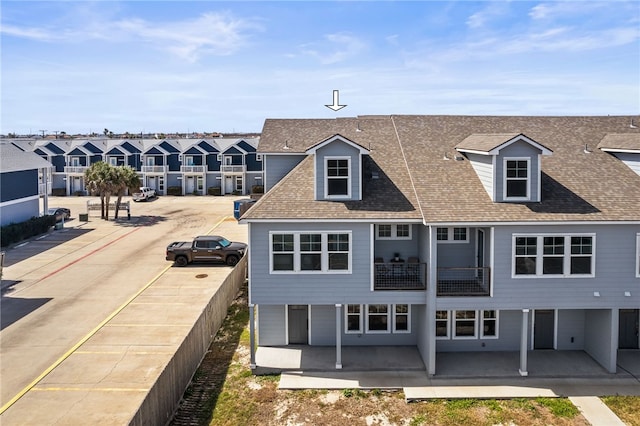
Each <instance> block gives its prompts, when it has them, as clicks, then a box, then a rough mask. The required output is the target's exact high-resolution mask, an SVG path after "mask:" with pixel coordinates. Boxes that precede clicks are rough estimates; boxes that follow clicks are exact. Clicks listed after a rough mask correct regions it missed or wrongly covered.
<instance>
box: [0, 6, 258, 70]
mask: <svg viewBox="0 0 640 426" xmlns="http://www.w3.org/2000/svg"><path fill="white" fill-rule="evenodd" d="M261 30H262V28H261V25H260V24H259V23H258V22H257V21H256V20H253V19H241V18H235V17H233V16H232V15H230V14H228V13H213V12H209V13H204V14H202V15H200V16H199V17H197V18H194V19H187V20H182V21H174V22H151V21H147V20H144V19H139V18H128V19H120V20H112V21H104V22H103V21H100V22H93V23H92V22H83V25H82V27H81V28H80V27H79V28H33V27H17V26H12V25H2V27H1V29H0V32H1V33H2V34H3V35H7V36H13V37H20V38H26V39H31V40H36V41H41V42H67V43H81V42H84V41H87V40H102V41H108V42H115V43H124V42H126V43H129V44H130V45H131V43H135V42H141V43H144V44H149V45H151V46H153V47H154V48H156V49H158V50H165V51H167V52H170V53H172V54H173V55H176V56H178V57H180V58H182V59H186V60H188V61H191V62H195V61H197V60H198V59H199V58H201V57H202V56H208V55H215V56H220V55H228V54H231V53H234V52H236V51H237V50H238V49H240V48H242V47H244V46H245V45H246V44H247V42H248V39H249V34H250V33H252V32H256V31H261Z"/></svg>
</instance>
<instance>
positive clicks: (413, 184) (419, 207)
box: [390, 115, 426, 223]
mask: <svg viewBox="0 0 640 426" xmlns="http://www.w3.org/2000/svg"><path fill="white" fill-rule="evenodd" d="M390 118H391V124H393V132H394V133H395V135H396V140H397V141H398V146H399V147H400V152H401V153H402V161H404V166H405V168H406V169H407V174H408V175H409V181H410V182H411V189H412V190H413V195H414V196H415V197H416V202H417V203H418V210H419V211H420V217H422V223H426V219H425V216H424V211H423V210H422V203H421V202H420V197H419V196H418V191H417V190H416V185H415V183H414V181H413V175H412V174H411V169H410V168H409V163H407V156H406V154H405V153H404V147H403V146H402V141H401V140H400V135H399V134H398V128H397V127H396V122H395V120H394V116H393V115H392V116H390Z"/></svg>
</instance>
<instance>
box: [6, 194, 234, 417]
mask: <svg viewBox="0 0 640 426" xmlns="http://www.w3.org/2000/svg"><path fill="white" fill-rule="evenodd" d="M89 199H92V200H95V198H89V197H51V198H50V200H49V206H51V207H58V206H62V207H69V208H71V212H72V218H73V219H72V220H70V221H68V222H66V223H65V226H64V229H62V230H56V231H51V232H50V233H48V234H46V235H44V236H41V237H39V238H35V239H32V240H31V241H29V242H27V243H26V244H20V245H18V246H16V247H14V248H11V249H9V250H7V252H6V257H5V267H4V271H3V276H2V284H1V286H2V299H1V301H0V314H1V326H0V327H1V331H0V359H1V362H0V405H1V406H2V407H5V406H6V405H7V404H8V403H11V401H12V400H13V399H15V398H16V396H17V395H19V394H20V393H21V392H24V391H25V389H26V388H27V387H29V385H30V384H33V382H34V381H37V380H38V378H40V377H43V374H47V371H48V370H49V369H50V368H51V367H52V366H53V365H54V364H55V362H56V360H58V359H60V357H62V356H63V355H64V354H67V353H69V352H70V351H73V350H74V345H77V343H78V342H79V341H80V340H81V339H82V338H83V336H86V335H87V334H88V333H90V332H91V331H92V330H94V329H96V327H99V326H100V324H101V323H102V322H103V321H104V320H105V319H106V318H107V317H108V316H109V315H110V314H111V313H112V312H114V310H116V309H117V308H118V307H119V306H121V305H122V304H123V303H124V302H126V301H127V300H129V299H130V298H131V297H133V296H134V295H135V294H136V293H137V292H138V291H140V289H142V288H143V287H144V286H145V285H147V283H149V282H150V281H151V280H153V279H154V277H157V276H158V275H159V274H164V273H166V272H167V271H168V269H167V267H168V266H169V265H170V263H169V262H167V261H165V247H166V246H167V245H168V244H169V243H171V242H172V241H178V240H189V239H191V238H192V237H194V236H196V235H202V234H207V233H209V232H210V231H211V230H212V228H213V227H214V226H215V225H216V223H220V222H221V221H223V220H225V218H226V219H227V220H229V217H232V215H233V201H234V200H236V199H238V197H160V198H158V199H155V200H153V201H149V202H144V203H133V202H132V203H131V206H132V210H131V219H130V220H127V215H126V214H122V212H121V218H120V219H118V221H114V220H113V219H111V220H109V221H103V220H101V219H100V218H99V214H97V212H93V213H92V215H90V216H89V221H88V222H81V221H80V220H79V219H78V214H79V213H84V212H86V202H87V201H88V200H89ZM242 226H243V225H238V227H242ZM242 234H243V233H242V232H240V233H238V235H242ZM244 235H246V232H244ZM229 238H230V239H235V240H239V238H238V237H237V236H229ZM245 238H246V237H245ZM240 240H242V239H240ZM245 242H246V241H245ZM170 269H176V268H170ZM182 279H187V280H188V279H196V278H195V277H193V274H189V275H185V277H184V278H182Z"/></svg>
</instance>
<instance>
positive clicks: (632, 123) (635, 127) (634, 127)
mask: <svg viewBox="0 0 640 426" xmlns="http://www.w3.org/2000/svg"><path fill="white" fill-rule="evenodd" d="M629 127H631V128H632V129H637V128H638V126H636V125H635V123H634V122H633V118H632V119H631V124H629Z"/></svg>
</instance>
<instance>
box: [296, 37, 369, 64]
mask: <svg viewBox="0 0 640 426" xmlns="http://www.w3.org/2000/svg"><path fill="white" fill-rule="evenodd" d="M324 39H325V42H317V43H309V44H305V45H303V46H302V52H303V53H304V54H306V55H309V56H313V57H315V58H317V59H318V60H319V61H320V63H322V64H325V65H330V64H335V63H338V62H342V61H345V60H347V59H349V58H352V57H354V56H356V55H358V54H360V53H361V52H363V51H364V50H365V49H366V48H367V44H366V43H365V42H364V41H362V40H360V39H359V38H357V37H355V36H353V35H350V34H347V33H334V34H327V35H325V36H324Z"/></svg>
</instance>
